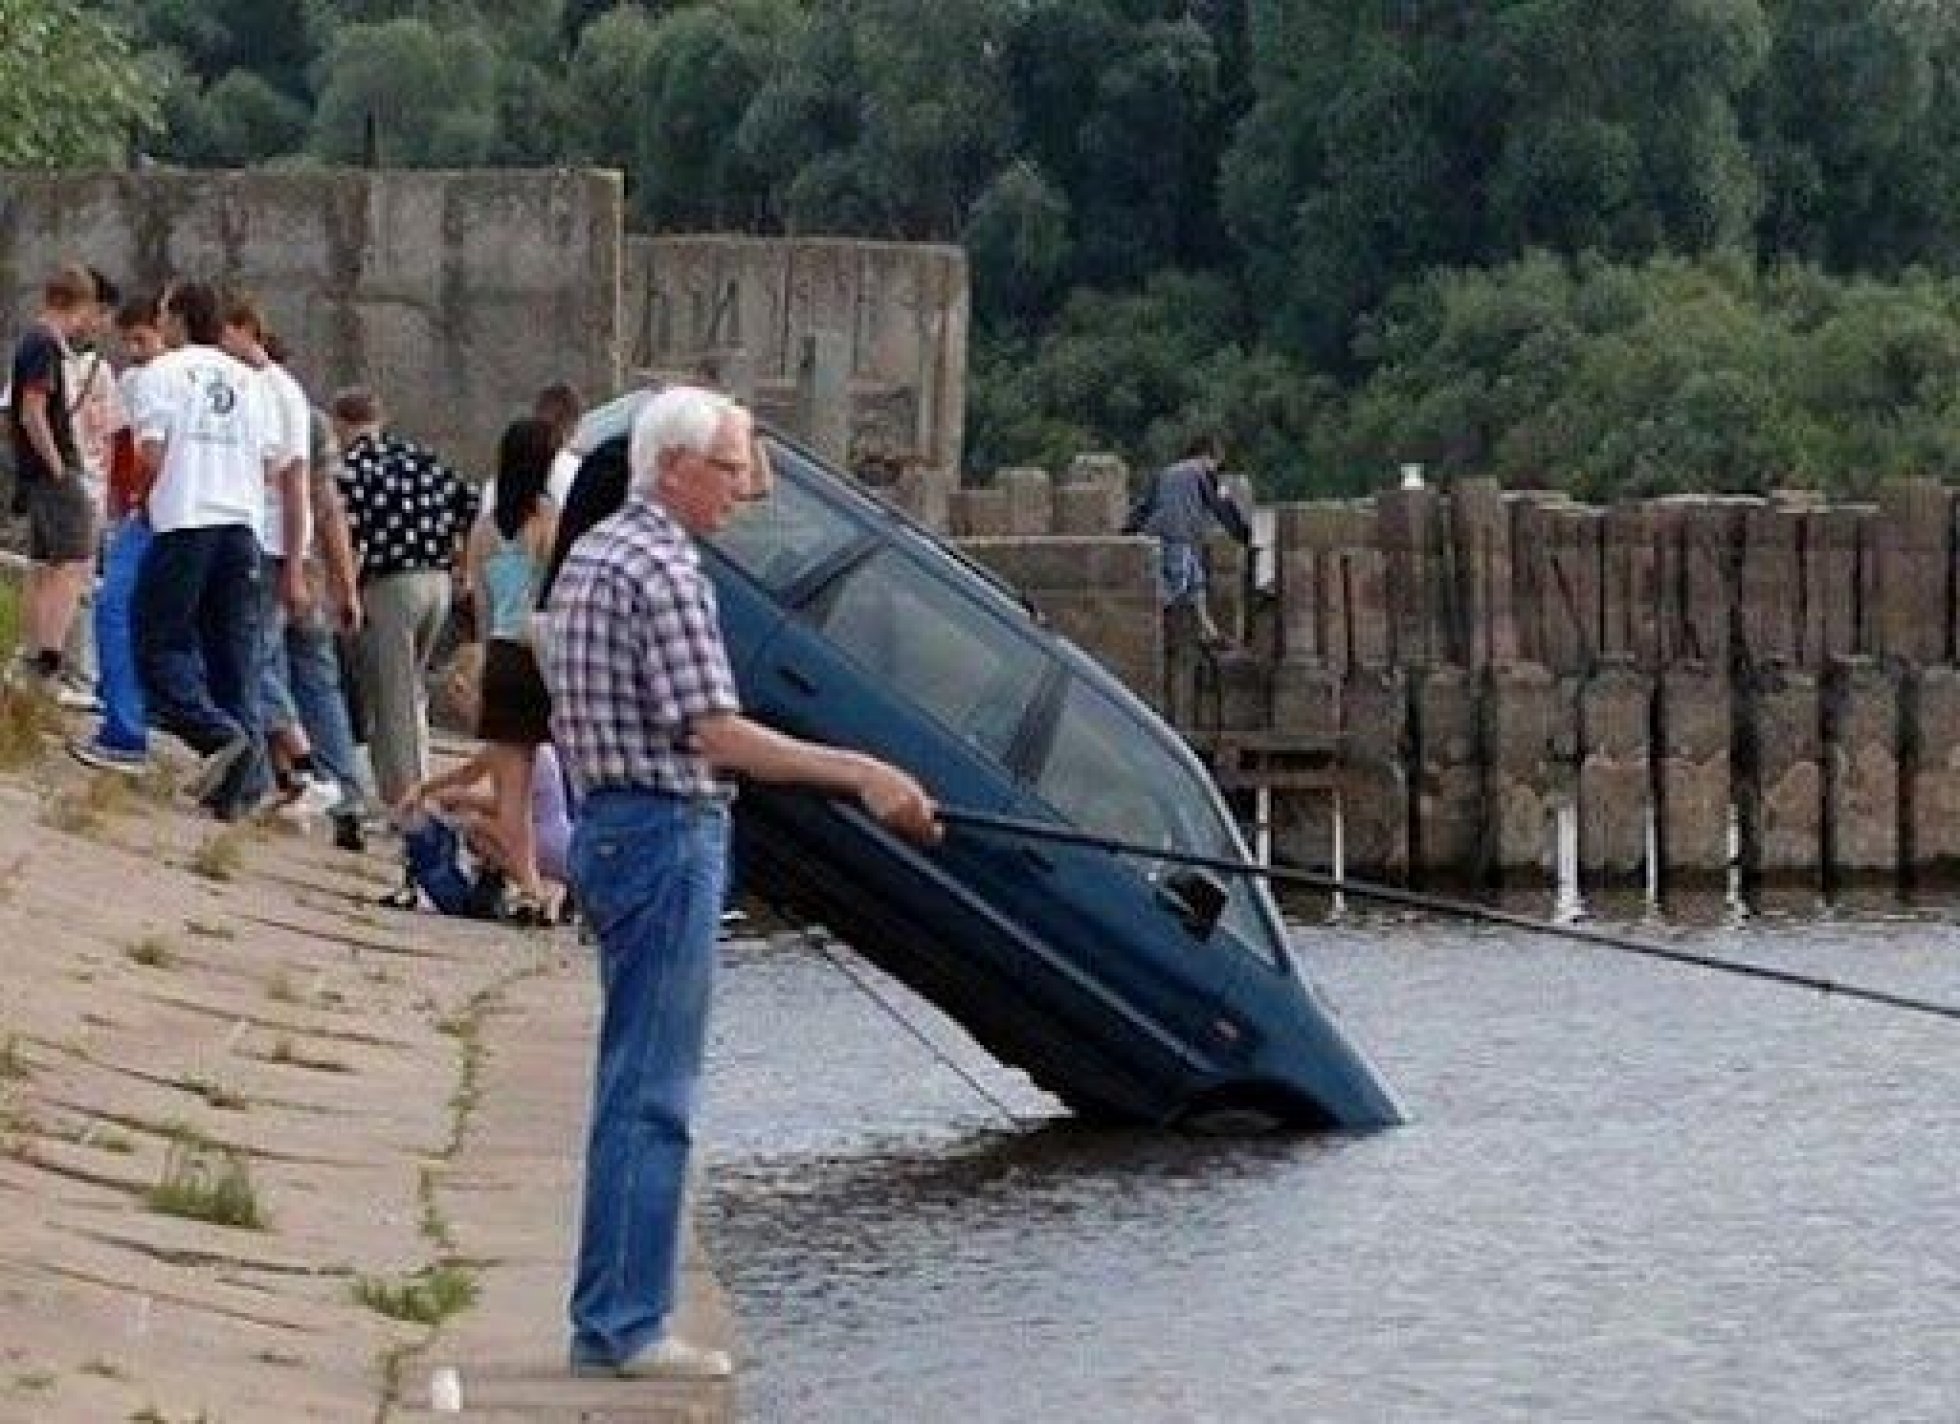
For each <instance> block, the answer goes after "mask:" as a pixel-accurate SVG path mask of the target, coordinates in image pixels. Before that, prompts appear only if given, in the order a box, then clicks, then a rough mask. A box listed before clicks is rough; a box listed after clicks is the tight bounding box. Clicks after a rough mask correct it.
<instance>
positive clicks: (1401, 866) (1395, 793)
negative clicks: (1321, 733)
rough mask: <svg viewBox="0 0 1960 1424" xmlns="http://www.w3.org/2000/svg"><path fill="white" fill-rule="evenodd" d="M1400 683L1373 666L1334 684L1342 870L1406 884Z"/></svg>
mask: <svg viewBox="0 0 1960 1424" xmlns="http://www.w3.org/2000/svg"><path fill="white" fill-rule="evenodd" d="M1408 735H1409V694H1408V684H1407V682H1406V681H1405V680H1404V678H1403V675H1402V673H1401V671H1400V670H1399V669H1394V668H1388V667H1384V666H1381V665H1379V664H1375V665H1357V666H1355V667H1351V668H1349V669H1348V673H1347V677H1346V679H1345V681H1343V683H1342V685H1341V769H1340V782H1341V822H1342V826H1343V828H1344V839H1345V842H1346V849H1347V868H1348V870H1349V872H1350V873H1351V874H1353V875H1354V876H1356V877H1357V878H1358V879H1363V880H1383V881H1391V882H1402V881H1406V880H1407V879H1408V878H1409V771H1408V763H1407V761H1406V760H1405V757H1406V754H1407V745H1406V743H1407V741H1408Z"/></svg>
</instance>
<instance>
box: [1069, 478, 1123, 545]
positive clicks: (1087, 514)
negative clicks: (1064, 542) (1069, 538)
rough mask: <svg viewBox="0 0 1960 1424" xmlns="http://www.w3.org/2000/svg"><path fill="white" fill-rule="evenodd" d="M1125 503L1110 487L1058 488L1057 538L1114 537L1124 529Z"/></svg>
mask: <svg viewBox="0 0 1960 1424" xmlns="http://www.w3.org/2000/svg"><path fill="white" fill-rule="evenodd" d="M1124 512H1125V511H1124V507H1123V501H1122V497H1121V495H1120V494H1116V495H1112V493H1111V491H1110V490H1109V488H1108V487H1107V486H1106V485H1100V484H1059V485H1056V486H1055V532H1056V533H1057V534H1114V533H1116V531H1117V530H1119V529H1121V528H1122V527H1123V515H1124Z"/></svg>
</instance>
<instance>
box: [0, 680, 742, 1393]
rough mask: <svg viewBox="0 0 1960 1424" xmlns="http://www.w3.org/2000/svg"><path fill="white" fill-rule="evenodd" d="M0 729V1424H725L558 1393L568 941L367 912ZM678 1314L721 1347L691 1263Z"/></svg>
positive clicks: (40, 743) (576, 969)
mask: <svg viewBox="0 0 1960 1424" xmlns="http://www.w3.org/2000/svg"><path fill="white" fill-rule="evenodd" d="M0 714H4V715H3V716H0V761H3V762H4V769H0V1216H4V1220H5V1222H6V1226H5V1228H4V1230H0V1419H3V1420H19V1421H28V1420H32V1421H35V1424H56V1422H57V1421H76V1424H83V1422H84V1421H86V1424H100V1421H103V1420H149V1421H160V1420H161V1421H176V1420H183V1421H190V1420H208V1421H226V1424H238V1421H282V1424H283V1421H293V1420H302V1419H319V1420H333V1421H350V1420H391V1419H392V1420H405V1419H415V1418H420V1417H423V1416H424V1415H425V1414H428V1413H430V1412H432V1409H433V1407H434V1406H435V1405H436V1404H439V1403H446V1402H449V1401H446V1400H442V1399H441V1398H440V1395H441V1394H442V1393H444V1392H445V1391H442V1390H438V1391H437V1395H436V1396H434V1397H432V1394H431V1383H432V1380H433V1379H435V1377H436V1376H437V1374H438V1372H440V1371H444V1370H454V1371H455V1372H456V1377H457V1382H458V1384H459V1392H460V1394H461V1398H462V1403H463V1406H464V1408H465V1412H466V1414H467V1416H468V1417H473V1418H483V1419H509V1420H516V1419H526V1420H551V1419H567V1420H569V1419H586V1420H592V1419H608V1420H629V1419H630V1420H672V1421H708V1420H719V1419H725V1418H728V1417H731V1416H732V1412H733V1403H732V1390H730V1389H728V1388H726V1387H721V1388H716V1387H707V1386H700V1385H673V1386H648V1385H643V1384H636V1383H635V1384H625V1383H614V1382H587V1381H579V1382H574V1381H572V1380H570V1379H568V1378H567V1377H566V1375H565V1373H564V1369H563V1349H564V1325H563V1320H562V1315H563V1308H562V1301H563V1293H564V1271H565V1263H566V1260H567V1259H568V1257H567V1252H568V1250H569V1240H570V1236H571V1232H572V1229H573V1222H574V1218H575V1214H576V1205H575V1203H576V1197H575V1193H574V1183H575V1181H576V1174H577V1169H578V1153H577V1147H578V1140H579V1133H580V1130H581V1128H582V1124H583V1121H584V1113H585V1092H586V1081H587V1054H588V1053H589V1051H590V1042H591V1031H592V1012H593V1007H594V1005H593V998H594V996H593V993H592V987H591V974H590V963H589V961H588V959H587V957H586V952H585V951H583V950H582V949H580V948H579V946H578V945H577V944H576V943H575V941H574V940H573V938H572V937H571V936H570V934H569V933H568V932H559V933H545V932H528V933H527V932H519V931H515V930H511V929H507V928H503V927H498V926H491V925H481V924H472V923H468V922H463V921H457V920H446V919H442V918H440V917H436V916H431V915H404V914H398V913H393V912H390V911H386V910H381V909H377V908H374V905H373V901H374V898H375V895H376V894H377V892H379V891H380V890H383V889H385V888H386V887H387V885H388V883H389V882H390V880H391V879H392V876H391V874H390V869H389V866H388V865H387V864H386V863H385V861H384V859H383V858H381V857H380V856H368V857H361V856H351V855H345V854H342V853H338V852H334V851H331V850H329V849H327V848H325V846H324V842H323V839H322V837H320V836H319V835H317V834H316V835H315V836H312V837H301V836H298V835H296V834H293V833H292V832H290V831H285V830H280V829H275V828H271V827H243V828H237V829H221V828H216V827H214V826H213V825H212V824H211V823H210V822H208V821H206V820H204V819H202V818H199V817H197V816H195V815H192V814H188V813H187V811H186V809H185V807H184V804H183V801H182V798H181V796H178V795H175V794H173V792H172V790H171V788H170V785H169V779H168V777H167V776H157V777H154V778H152V779H150V780H148V781H145V782H142V783H134V782H127V781H123V780H120V779H115V778H110V777H107V776H105V775H99V774H98V775H93V776H92V775H91V774H89V773H86V772H84V771H83V769H82V768H80V767H78V766H75V765H73V764H72V763H70V762H69V761H68V759H67V758H65V757H63V756H61V755H60V754H59V752H58V751H55V750H54V749H53V747H54V743H53V742H52V741H51V740H50V739H49V734H51V733H52V732H53V730H54V729H53V727H52V726H51V725H50V722H43V723H42V725H41V726H39V727H37V726H36V725H35V724H34V721H33V719H30V718H28V717H27V716H26V715H25V714H24V711H23V709H22V708H21V707H20V706H19V704H18V703H17V702H16V701H14V700H11V699H9V700H8V701H6V702H5V703H0ZM41 715H42V717H43V718H46V716H47V714H45V713H42V714H41ZM50 721H51V719H50ZM37 734H38V735H37ZM689 1310H690V1320H689V1326H690V1328H692V1329H694V1330H695V1331H696V1332H697V1334H698V1335H705V1336H707V1337H708V1338H711V1339H712V1338H717V1337H719V1338H721V1339H723V1340H724V1341H725V1339H726V1337H727V1335H728V1333H729V1323H728V1320H727V1317H726V1313H725V1311H724V1310H723V1309H722V1308H721V1305H720V1301H719V1297H718V1295H717V1294H716V1292H715V1291H714V1289H713V1283H712V1281H711V1280H710V1279H709V1278H708V1277H707V1275H706V1272H705V1269H704V1268H703V1267H701V1266H700V1264H699V1263H698V1261H697V1263H696V1265H695V1267H694V1269H693V1270H692V1272H691V1273H690V1277H689Z"/></svg>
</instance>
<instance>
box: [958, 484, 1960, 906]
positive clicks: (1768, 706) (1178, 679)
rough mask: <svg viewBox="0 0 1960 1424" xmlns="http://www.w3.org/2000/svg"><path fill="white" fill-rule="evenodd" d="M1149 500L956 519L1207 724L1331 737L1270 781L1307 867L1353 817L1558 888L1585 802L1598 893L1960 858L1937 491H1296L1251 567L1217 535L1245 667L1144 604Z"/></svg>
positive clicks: (1062, 489) (1348, 829) (1351, 825)
mask: <svg viewBox="0 0 1960 1424" xmlns="http://www.w3.org/2000/svg"><path fill="white" fill-rule="evenodd" d="M1123 488H1124V482H1123V478H1122V468H1121V466H1120V465H1116V464H1114V463H1113V462H1110V461H1108V460H1107V459H1106V458H1104V459H1102V460H1095V459H1083V460H1078V461H1077V462H1076V464H1075V465H1074V466H1072V467H1071V468H1070V469H1069V470H1068V471H1067V472H1066V473H1065V474H1064V475H1063V477H1062V478H1061V479H1060V480H1051V479H1050V478H1049V477H1048V476H1047V475H1046V474H1045V473H1044V472H1042V471H1040V470H1018V471H1005V472H1003V473H1002V475H1001V476H1000V477H999V479H998V480H997V481H996V482H995V484H994V486H993V487H991V488H989V489H984V490H969V491H963V492H961V494H960V496H959V497H958V499H957V500H956V501H955V503H954V506H953V518H954V527H955V529H956V530H958V531H959V532H961V533H962V534H964V535H965V536H967V540H968V543H967V547H968V548H969V549H970V550H971V551H972V552H973V553H974V554H976V555H977V556H978V557H980V558H982V559H984V560H985V561H986V562H988V563H989V564H991V565H992V566H993V567H994V568H996V569H997V570H998V571H1000V572H1001V573H1002V574H1003V575H1004V576H1005V577H1006V578H1007V579H1008V580H1009V581H1010V582H1013V583H1016V584H1017V585H1019V586H1020V587H1022V588H1024V589H1025V590H1026V591H1027V592H1028V593H1029V595H1030V596H1031V597H1032V599H1033V600H1034V602H1035V603H1036V604H1037V605H1039V606H1040V607H1042V608H1043V610H1044V611H1045V612H1047V613H1048V614H1049V615H1050V617H1051V618H1052V619H1053V620H1054V621H1055V622H1056V624H1057V625H1058V626H1060V627H1061V628H1062V629H1063V631H1065V632H1068V633H1069V634H1070V635H1071V636H1074V637H1076V638H1077V639H1078V640H1079V641H1082V642H1084V643H1085V644H1086V645H1087V646H1089V647H1090V648H1091V649H1092V650H1093V651H1095V652H1096V653H1097V654H1098V655H1099V656H1101V657H1102V658H1103V659H1104V660H1105V661H1106V662H1108V663H1109V664H1110V665H1111V666H1113V667H1115V668H1116V669H1118V670H1119V671H1120V672H1122V674H1123V675H1124V676H1125V678H1126V679H1127V680H1128V681H1129V682H1130V684H1131V685H1132V686H1133V687H1134V688H1136V689H1137V690H1138V691H1139V692H1140V693H1142V694H1143V695H1144V696H1146V697H1147V698H1150V699H1151V700H1153V701H1155V702H1157V703H1158V705H1159V706H1162V707H1164V708H1165V709H1166V710H1167V711H1169V712H1170V714H1171V715H1172V717H1173V719H1174V720H1175V721H1177V722H1178V724H1179V725H1180V726H1182V727H1184V728H1185V729H1186V730H1187V731H1189V732H1191V733H1192V734H1193V735H1194V737H1196V738H1197V739H1198V740H1199V741H1200V742H1201V743H1203V744H1210V745H1216V744H1217V743H1218V742H1219V741H1220V739H1221V738H1223V739H1224V740H1226V741H1228V742H1229V741H1230V740H1231V739H1233V738H1238V739H1240V741H1241V742H1242V743H1243V744H1244V745H1245V746H1247V747H1255V748H1257V749H1258V750H1259V751H1260V752H1261V754H1262V755H1265V756H1267V758H1268V760H1269V762H1270V763H1271V764H1273V765H1275V766H1279V767H1282V768H1283V767H1284V766H1285V765H1287V762H1286V758H1287V756H1288V755H1289V754H1294V755H1295V758H1296V759H1295V763H1294V764H1295V765H1297V764H1298V758H1299V757H1300V756H1304V755H1306V754H1308V753H1311V752H1313V751H1314V750H1316V749H1318V750H1320V751H1321V752H1322V753H1323V754H1324V758H1325V762H1326V765H1327V766H1328V768H1329V769H1328V771H1327V774H1326V776H1325V785H1324V787H1321V788H1315V789H1307V788H1296V789H1285V790H1282V791H1280V792H1278V793H1276V794H1275V796H1274V798H1273V804H1272V806H1271V817H1272V821H1273V825H1274V829H1275V832H1276V837H1277V844H1276V848H1277V850H1278V851H1279V852H1280V853H1281V854H1284V855H1288V856H1291V857H1293V858H1297V859H1304V860H1308V861H1313V862H1317V863H1327V861H1328V860H1329V859H1330V857H1331V855H1332V852H1333V845H1334V831H1333V827H1334V822H1335V817H1336V809H1335V808H1336V805H1337V804H1338V816H1339V820H1340V823H1341V828H1342V841H1343V846H1342V849H1343V851H1344V856H1345V865H1346V867H1347V869H1349V870H1350V871H1351V872H1353V873H1355V874H1357V875H1366V876H1369V877H1372V878H1385V879H1396V880H1403V879H1406V880H1413V881H1417V882H1423V883H1452V882H1454V883H1459V884H1461V883H1506V882H1509V883H1519V882H1532V881H1540V880H1543V879H1544V878H1546V877H1547V875H1548V874H1549V873H1550V872H1551V869H1552V861H1553V853H1554V844H1555V837H1554V834H1553V830H1552V826H1553V822H1554V820H1555V818H1556V817H1557V816H1558V815H1560V814H1562V813H1566V812H1569V814H1570V815H1572V816H1573V817H1574V818H1576V823H1577V840H1578V862H1579V866H1578V868H1579V873H1580V876H1581V878H1582V879H1583V880H1584V881H1585V882H1587V883H1589V884H1596V885H1608V884H1615V883H1640V882H1641V881H1643V880H1645V879H1646V878H1647V877H1648V876H1649V875H1650V874H1651V875H1653V876H1655V877H1656V878H1657V879H1658V880H1659V881H1660V882H1662V883H1663V884H1667V885H1686V884H1692V883H1695V882H1703V881H1710V880H1718V879H1720V878H1721V877H1723V876H1725V875H1726V874H1728V873H1729V871H1730V869H1731V867H1732V866H1733V867H1734V868H1735V869H1738V870H1739V871H1740V872H1741V873H1742V875H1743V876H1744V877H1745V879H1751V880H1755V881H1758V882H1761V883H1764V884H1776V883H1784V884H1814V885H1822V886H1826V887H1828V886H1831V885H1834V884H1847V883H1851V882H1856V881H1865V882H1876V883H1890V882H1892V881H1895V880H1897V881H1906V882H1911V881H1918V882H1921V883H1925V882H1932V881H1936V880H1941V879H1951V878H1953V877H1954V876H1955V874H1956V872H1960V666H1956V662H1957V661H1960V659H1956V652H1960V618H1957V617H1956V609H1957V605H1960V577H1956V551H1957V550H1960V540H1956V534H1955V524H1956V505H1955V501H1954V498H1953V495H1952V493H1951V492H1950V491H1949V490H1947V489H1946V488H1944V487H1943V486H1941V485H1940V484H1939V483H1937V482H1935V481H1931V480H1902V481H1897V482H1894V483H1891V484H1888V485H1886V486H1885V487H1884V488H1883V489H1882V490H1881V491H1880V493H1879V496H1878V498H1877V499H1876V500H1875V501H1874V502H1872V503H1836V504H1827V503H1825V502H1823V501H1821V500H1819V499H1817V498H1815V497H1813V496H1810V495H1807V494H1804V493H1800V492H1798V493H1788V494H1779V495H1776V496H1772V497H1769V498H1739V497H1729V498H1723V497H1678V498H1667V499H1656V500H1648V501H1630V502H1627V503H1624V504H1618V505H1614V506H1611V507H1607V508H1600V507H1593V506H1586V505H1581V504H1577V503H1574V502H1572V501H1571V500H1569V499H1565V498H1563V497H1561V496H1558V495H1555V494H1547V493H1543V492H1505V491H1500V490H1499V489H1498V488H1497V487H1496V486H1495V485H1493V484H1490V483H1488V482H1481V481H1465V482H1461V483H1459V484H1457V485H1455V486H1453V487H1452V488H1450V489H1448V490H1447V491H1440V490H1437V489H1433V488H1416V489H1397V490H1389V491H1384V492H1383V493H1381V494H1379V495H1377V496H1375V497H1374V498H1372V499H1368V500H1356V501H1338V502H1333V501H1330V502H1319V503H1304V504H1292V505H1282V506H1278V507H1275V508H1272V509H1268V510H1262V511H1261V519H1260V521H1259V522H1260V524H1261V526H1262V527H1263V529H1264V530H1265V531H1266V532H1265V537H1264V538H1263V539H1262V541H1261V543H1262V545H1263V548H1262V549H1261V551H1260V555H1259V558H1258V572H1259V576H1258V577H1257V578H1252V577H1248V576H1247V575H1248V570H1247V567H1246V562H1245V560H1244V558H1243V557H1242V555H1241V554H1240V552H1239V551H1238V550H1237V549H1236V548H1235V547H1234V546H1231V545H1228V544H1220V545H1217V546H1215V547H1214V549H1213V571H1214V589H1215V602H1216V603H1217V604H1218V605H1219V606H1218V608H1217V610H1216V611H1218V612H1220V613H1221V614H1222V621H1224V622H1225V623H1226V626H1228V627H1232V628H1235V629H1237V630H1238V631H1239V632H1240V633H1241V635H1242V639H1241V642H1240V645H1239V647H1238V648H1237V649H1236V650H1234V651H1231V652H1228V653H1225V654H1223V655H1219V656H1213V655H1210V654H1203V653H1200V652H1199V651H1198V650H1196V649H1195V648H1192V647H1189V646H1185V645H1181V644H1180V643H1179V642H1178V640H1177V639H1176V638H1175V637H1165V636H1163V635H1162V634H1160V631H1159V629H1158V628H1157V627H1156V626H1155V620H1152V619H1148V618H1146V617H1137V616H1135V615H1134V613H1133V612H1131V610H1135V609H1137V608H1138V607H1139V606H1144V607H1147V606H1148V600H1149V597H1150V589H1151V581H1152V578H1153V573H1152V565H1151V561H1150V548H1149V545H1148V544H1147V543H1146V542H1145V541H1139V540H1125V539H1122V538H1120V537H1115V536H1112V535H1111V534H1110V533H1108V531H1109V530H1111V529H1113V528H1114V527H1115V520H1116V519H1117V518H1118V517H1120V511H1121V507H1122V504H1121V501H1122V491H1123ZM1098 528H1100V530H1101V531H1102V532H1100V533H1097V532H1095V531H1096V530H1097V529H1098ZM1119 610H1120V611H1122V612H1121V616H1119ZM1285 776H1286V773H1285V771H1284V770H1282V771H1281V772H1280V773H1279V774H1278V775H1277V776H1276V778H1275V779H1276V780H1279V781H1281V782H1282V783H1283V782H1284V780H1285ZM1300 779H1302V778H1298V777H1296V778H1295V780H1296V781H1297V780H1300ZM1329 792H1337V793H1338V797H1336V796H1334V795H1330V794H1328V793H1329Z"/></svg>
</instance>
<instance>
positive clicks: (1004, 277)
mask: <svg viewBox="0 0 1960 1424" xmlns="http://www.w3.org/2000/svg"><path fill="white" fill-rule="evenodd" d="M965 240H966V248H967V255H968V261H969V263H970V265H971V268H972V272H973V281H974V283H975V284H976V285H977V286H979V287H981V288H982V289H984V290H985V291H986V293H987V306H988V308H989V309H990V313H992V314H999V315H1002V316H1021V317H1026V316H1032V315H1034V314H1036V313H1037V312H1040V311H1043V310H1045V309H1046V308H1047V306H1048V304H1049V302H1050V301H1051V300H1052V299H1053V296H1054V294H1055V292H1056V290H1057V289H1058V288H1059V287H1060V285H1061V283H1062V281H1063V279H1064V278H1065V277H1066V276H1067V274H1068V269H1069V259H1070V257H1071V256H1072V252H1071V248H1070V243H1069V208H1068V199H1067V198H1066V197H1065V196H1063V194H1062V193H1061V192H1060V191H1058V190H1057V189H1056V188H1055V186H1054V185H1053V184H1052V183H1050V182H1049V181H1048V180H1047V179H1046V178H1045V177H1043V176H1042V174H1041V172H1040V170H1039V169H1037V168H1036V167H1035V166H1034V165H1033V164H1031V163H1028V162H1026V161H1016V162H1014V163H1010V164H1009V165H1008V166H1007V167H1005V168H1003V169H1002V170H1001V171H1000V172H999V173H997V174H996V175H995V176H994V181H993V182H991V183H989V184H988V185H987V187H986V189H985V191H983V192H982V193H981V194H980V196H979V197H978V198H977V199H975V200H974V203H973V209H972V214H971V216H970V217H968V219H967V224H966V233H965Z"/></svg>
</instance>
